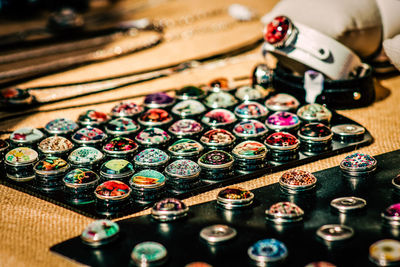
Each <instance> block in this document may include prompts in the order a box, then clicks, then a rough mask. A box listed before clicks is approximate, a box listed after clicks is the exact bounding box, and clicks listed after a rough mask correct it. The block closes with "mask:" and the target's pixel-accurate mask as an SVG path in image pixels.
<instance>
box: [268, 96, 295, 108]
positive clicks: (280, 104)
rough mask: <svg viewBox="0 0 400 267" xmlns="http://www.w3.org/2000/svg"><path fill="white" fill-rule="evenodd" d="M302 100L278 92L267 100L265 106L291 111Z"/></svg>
mask: <svg viewBox="0 0 400 267" xmlns="http://www.w3.org/2000/svg"><path fill="white" fill-rule="evenodd" d="M299 105H300V102H299V101H298V100H297V99H296V98H295V97H293V96H291V95H288V94H283V93H281V94H276V95H274V96H272V97H270V98H268V99H267V101H265V106H266V107H267V108H268V109H269V110H271V111H291V110H296V109H297V108H298V107H299Z"/></svg>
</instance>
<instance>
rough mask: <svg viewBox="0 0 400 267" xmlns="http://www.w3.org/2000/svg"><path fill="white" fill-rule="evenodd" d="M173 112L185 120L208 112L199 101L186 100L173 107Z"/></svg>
mask: <svg viewBox="0 0 400 267" xmlns="http://www.w3.org/2000/svg"><path fill="white" fill-rule="evenodd" d="M171 111H172V113H174V114H176V115H178V116H179V117H182V118H185V117H190V116H197V115H200V114H202V113H203V112H205V111H206V107H205V106H204V105H203V104H202V103H200V102H199V101H197V100H185V101H182V102H179V103H177V104H176V105H175V106H173V108H172V110H171Z"/></svg>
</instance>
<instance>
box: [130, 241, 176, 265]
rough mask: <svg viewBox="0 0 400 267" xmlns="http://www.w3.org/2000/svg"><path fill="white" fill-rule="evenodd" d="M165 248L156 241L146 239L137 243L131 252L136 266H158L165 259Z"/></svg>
mask: <svg viewBox="0 0 400 267" xmlns="http://www.w3.org/2000/svg"><path fill="white" fill-rule="evenodd" d="M167 255H168V253H167V249H166V248H165V247H164V246H163V245H161V244H160V243H157V242H152V241H147V242H142V243H139V244H137V245H136V246H135V247H134V248H133V250H132V253H131V260H132V261H133V263H134V264H135V265H136V266H160V265H162V264H164V263H165V261H166V260H167Z"/></svg>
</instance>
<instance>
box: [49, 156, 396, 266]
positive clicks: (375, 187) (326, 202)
mask: <svg viewBox="0 0 400 267" xmlns="http://www.w3.org/2000/svg"><path fill="white" fill-rule="evenodd" d="M376 159H377V161H378V166H377V170H376V172H375V173H374V174H373V175H371V176H370V177H368V178H364V179H349V178H346V177H344V176H342V174H341V171H340V168H339V167H333V168H330V169H326V170H323V171H319V172H316V173H314V174H315V176H316V177H317V178H318V184H317V188H316V191H315V193H313V194H306V195H296V196H293V195H287V194H285V193H283V192H282V191H281V189H280V187H279V184H273V185H269V186H266V187H263V188H258V189H255V190H253V191H252V192H253V193H254V195H255V202H254V204H253V206H252V207H249V208H248V209H245V210H242V211H228V210H224V209H221V208H219V207H218V206H217V204H216V201H211V202H207V203H203V204H199V205H195V206H191V207H190V213H189V215H188V217H187V218H185V219H182V220H180V221H174V222H170V223H160V222H157V221H155V220H153V219H152V217H151V216H142V217H136V218H132V219H127V220H123V221H119V222H118V224H119V225H120V228H121V236H120V238H119V239H118V240H116V241H115V242H114V243H112V244H109V245H108V246H106V247H103V248H98V249H93V248H90V247H88V246H86V245H84V244H83V243H82V242H81V240H80V238H79V237H75V238H72V239H70V240H67V241H65V242H63V243H60V244H57V245H55V246H53V247H51V248H50V250H51V251H53V252H55V253H57V254H60V255H63V256H65V257H68V258H70V259H72V260H75V261H78V262H80V263H83V264H87V265H90V266H128V265H129V259H130V253H131V250H132V248H133V247H134V246H135V245H136V244H138V243H140V242H143V241H156V242H159V243H161V244H163V245H164V246H165V247H166V248H167V250H168V253H169V260H168V262H167V263H166V266H171V267H172V266H173V267H177V266H185V265H186V264H188V263H190V262H194V261H203V262H207V263H209V264H211V265H212V266H214V267H215V266H252V264H251V261H250V260H249V257H248V255H247V249H248V247H249V246H250V245H252V244H253V243H255V242H256V241H258V240H260V239H265V238H276V239H278V240H280V241H283V242H284V243H285V244H286V245H287V247H288V251H289V256H288V258H287V261H286V262H285V264H284V265H283V266H290V267H293V266H305V265H306V264H307V263H310V262H314V261H329V262H331V263H334V264H336V265H337V266H352V267H359V266H360V267H361V266H362V267H368V266H375V265H374V264H373V263H372V262H370V261H369V259H368V255H369V246H370V245H371V244H373V243H374V242H376V241H378V240H381V239H385V238H391V239H399V238H400V233H399V231H391V230H389V229H390V228H387V227H384V226H383V224H382V219H381V216H380V214H381V212H382V211H383V210H385V209H386V208H387V207H388V206H390V205H391V204H394V203H399V202H400V194H399V193H398V192H396V190H395V189H394V188H393V187H392V183H391V180H392V179H393V178H394V177H396V175H397V174H398V173H399V172H400V150H397V151H393V152H390V153H386V154H382V155H379V156H376ZM346 196H357V197H361V198H364V199H365V200H366V201H367V206H366V208H365V209H364V210H362V211H361V212H357V213H353V214H347V215H345V214H339V213H337V212H335V211H334V210H333V209H332V208H331V207H330V201H331V200H332V199H334V198H337V197H346ZM280 201H292V202H294V203H296V204H297V205H298V206H300V207H301V208H302V209H303V210H304V211H305V217H304V222H303V223H302V224H299V225H297V226H295V227H286V228H278V227H274V225H273V224H271V223H270V222H267V221H266V220H265V216H264V214H265V210H266V209H267V208H269V207H270V206H271V205H272V204H274V203H276V202H280ZM339 223H342V224H345V225H348V226H351V227H352V228H353V229H354V232H355V233H354V236H353V238H352V239H350V240H348V242H345V243H342V244H340V245H338V246H327V245H326V244H324V243H322V242H320V241H319V240H318V239H317V238H316V234H315V233H316V230H317V229H318V228H319V227H320V226H322V225H325V224H339ZM213 224H227V225H229V226H231V227H234V228H235V229H236V230H237V233H238V234H237V236H236V237H235V239H232V240H230V241H228V242H227V243H225V244H221V245H217V246H210V245H208V244H207V243H205V242H203V241H202V240H201V239H200V237H199V232H200V230H201V229H202V228H203V227H206V226H210V225H213ZM83 227H84V226H82V228H83Z"/></svg>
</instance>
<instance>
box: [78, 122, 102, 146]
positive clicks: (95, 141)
mask: <svg viewBox="0 0 400 267" xmlns="http://www.w3.org/2000/svg"><path fill="white" fill-rule="evenodd" d="M106 138H107V134H105V133H104V132H103V131H102V130H100V129H98V128H94V127H92V126H86V127H84V128H81V129H79V130H78V131H76V132H75V133H74V134H73V135H72V137H71V139H72V141H74V142H75V143H77V144H79V145H82V146H90V145H92V146H97V145H99V146H100V145H101V144H102V143H103V141H104V140H105V139H106Z"/></svg>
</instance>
